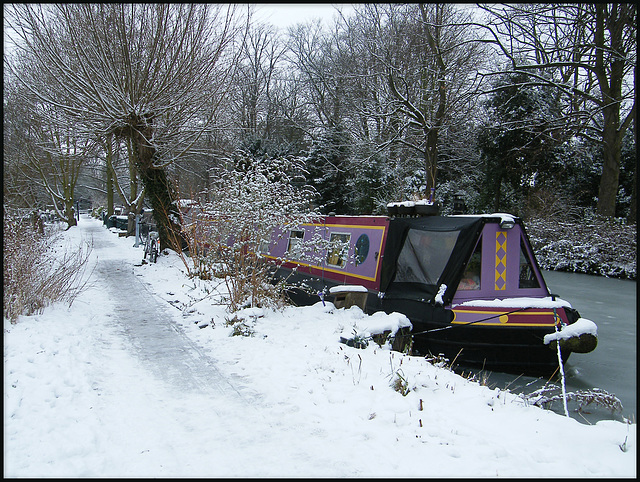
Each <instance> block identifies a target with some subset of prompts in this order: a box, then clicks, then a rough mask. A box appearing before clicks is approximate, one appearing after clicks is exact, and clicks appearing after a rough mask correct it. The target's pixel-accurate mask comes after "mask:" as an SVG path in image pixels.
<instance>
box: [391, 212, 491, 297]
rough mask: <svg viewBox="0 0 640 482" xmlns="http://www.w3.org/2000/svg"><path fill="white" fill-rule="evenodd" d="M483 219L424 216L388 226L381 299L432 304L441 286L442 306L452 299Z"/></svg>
mask: <svg viewBox="0 0 640 482" xmlns="http://www.w3.org/2000/svg"><path fill="white" fill-rule="evenodd" d="M486 219H487V218H484V217H480V216H428V217H422V218H396V219H392V220H391V221H390V224H389V234H388V236H387V243H386V246H385V250H384V259H383V263H382V279H381V286H380V291H383V292H384V293H385V294H384V296H385V298H391V299H418V300H424V301H427V302H432V301H433V300H434V299H435V296H436V294H437V293H438V288H439V287H440V286H441V285H446V286H447V290H446V291H445V292H444V295H443V302H444V304H448V303H449V302H450V301H451V298H452V297H453V294H454V292H455V288H456V286H458V282H459V281H460V277H461V275H462V272H463V269H464V267H465V265H466V263H467V261H468V259H469V257H470V256H471V254H472V251H473V248H474V246H475V243H476V241H477V240H478V236H479V235H480V232H481V231H482V226H483V225H484V222H485V220H486Z"/></svg>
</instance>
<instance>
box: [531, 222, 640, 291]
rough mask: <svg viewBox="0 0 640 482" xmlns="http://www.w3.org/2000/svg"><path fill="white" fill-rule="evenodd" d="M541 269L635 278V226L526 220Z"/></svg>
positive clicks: (613, 223) (610, 223) (611, 223)
mask: <svg viewBox="0 0 640 482" xmlns="http://www.w3.org/2000/svg"><path fill="white" fill-rule="evenodd" d="M526 226H527V232H528V234H529V239H530V241H531V246H532V247H533V250H534V252H535V255H536V258H537V260H538V265H539V266H540V267H541V268H542V269H546V270H552V271H566V272H572V273H583V274H591V275H596V276H605V277H607V278H620V279H631V280H635V279H636V267H637V225H636V224H623V223H621V222H619V221H618V220H615V219H607V218H598V217H595V216H592V217H585V218H584V219H580V220H579V221H574V220H570V219H566V220H565V219H563V220H557V219H540V218H537V219H530V220H528V221H526Z"/></svg>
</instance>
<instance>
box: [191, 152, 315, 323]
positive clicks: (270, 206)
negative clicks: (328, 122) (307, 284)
mask: <svg viewBox="0 0 640 482" xmlns="http://www.w3.org/2000/svg"><path fill="white" fill-rule="evenodd" d="M236 166H237V167H236V168H235V169H230V170H226V169H223V170H220V171H218V172H216V173H215V177H216V178H217V182H216V185H215V187H213V188H212V189H211V190H209V192H208V193H206V194H207V196H206V197H207V198H208V199H211V200H212V201H211V202H209V203H203V204H202V205H201V207H200V209H199V210H198V212H197V213H196V214H193V215H192V217H191V219H190V220H185V219H183V220H182V226H183V236H184V237H185V239H186V240H187V244H188V245H189V254H190V257H191V264H192V268H190V275H191V276H198V277H200V278H203V279H211V278H212V277H216V278H220V279H224V280H225V282H226V285H227V290H228V293H229V298H228V304H229V308H230V310H231V311H232V312H233V311H237V310H239V309H241V308H243V307H247V306H251V307H257V306H260V307H266V306H278V305H280V304H281V303H282V299H283V296H282V295H283V293H284V290H285V285H284V283H282V282H279V283H276V282H275V281H274V279H273V273H274V261H273V260H269V261H268V262H267V260H266V259H265V255H267V254H268V252H267V250H268V245H269V242H270V241H271V237H272V236H273V235H274V233H276V232H282V234H283V235H284V234H287V229H288V226H298V225H300V224H302V223H304V222H309V221H311V220H313V219H315V218H316V217H317V214H314V213H312V212H311V210H310V206H311V200H312V198H313V197H314V192H313V191H312V190H310V189H308V188H297V187H295V186H294V177H295V176H294V175H293V174H291V173H292V172H296V166H295V160H294V159H262V160H260V159H253V158H250V157H249V156H248V155H247V154H240V159H237V160H236ZM183 260H184V257H183ZM185 264H186V263H185ZM276 264H277V261H276Z"/></svg>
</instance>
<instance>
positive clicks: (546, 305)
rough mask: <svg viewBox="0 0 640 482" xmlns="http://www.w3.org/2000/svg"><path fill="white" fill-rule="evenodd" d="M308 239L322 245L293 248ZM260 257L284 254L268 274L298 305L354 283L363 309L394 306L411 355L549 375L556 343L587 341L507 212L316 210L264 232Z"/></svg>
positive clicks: (585, 347)
mask: <svg viewBox="0 0 640 482" xmlns="http://www.w3.org/2000/svg"><path fill="white" fill-rule="evenodd" d="M429 214H432V213H429ZM283 234H284V235H283ZM312 239H316V240H317V239H322V240H323V241H324V242H325V243H326V244H325V246H326V248H325V249H324V250H323V251H321V252H316V253H310V252H308V251H305V249H306V248H301V246H303V245H304V243H305V242H306V241H310V240H312ZM267 257H271V258H273V259H279V260H283V259H284V260H285V262H284V263H283V264H281V265H280V267H279V268H278V276H279V277H281V278H282V277H286V278H287V279H288V281H289V282H291V283H292V285H294V286H298V287H293V288H292V289H291V290H290V291H289V295H290V297H291V299H292V301H293V302H294V303H296V304H298V305H305V304H313V303H316V302H318V301H319V298H318V296H319V295H320V296H326V299H329V300H330V301H331V300H332V298H331V297H332V296H336V295H335V293H336V292H338V293H340V292H345V291H349V290H350V289H351V288H352V287H358V288H359V289H358V290H355V291H361V292H363V293H364V296H363V297H362V306H361V307H362V308H363V310H364V311H365V312H367V313H374V312H378V311H384V312H387V313H392V312H399V313H403V314H404V315H406V316H407V318H408V319H409V320H410V321H411V324H412V330H411V336H412V338H413V353H414V354H422V355H428V354H432V355H439V354H443V355H444V356H445V357H446V358H448V359H449V360H452V361H453V360H455V363H456V364H458V365H469V366H478V367H484V368H486V369H490V370H499V371H507V372H517V373H530V374H536V373H539V374H551V373H552V372H553V371H554V370H555V369H557V368H558V353H557V346H556V343H560V348H561V350H560V351H561V353H562V359H563V360H564V361H566V360H567V359H568V357H569V355H570V354H571V353H572V352H580V353H587V352H589V351H592V350H593V349H594V348H595V346H596V344H597V332H596V331H597V330H596V327H595V324H594V323H593V322H591V321H589V320H584V319H582V318H580V315H579V314H578V312H577V311H576V310H575V309H573V308H572V307H571V305H570V304H569V303H568V302H566V301H564V300H562V299H559V298H557V297H556V296H555V295H552V294H551V293H550V292H549V290H548V288H547V285H546V284H545V281H544V278H543V276H542V273H541V271H540V269H539V267H538V264H537V262H536V259H535V256H534V253H533V251H532V249H531V245H530V243H529V239H528V237H527V234H526V231H525V228H524V225H523V223H522V221H521V220H520V219H519V218H517V217H514V216H511V215H508V214H492V215H452V216H439V215H425V216H416V215H415V214H414V215H413V216H326V217H323V218H321V219H320V220H318V221H317V222H314V223H309V224H306V225H302V226H298V227H296V228H295V229H292V230H290V231H288V232H287V233H279V235H277V236H274V238H273V241H272V244H271V245H270V248H269V254H268V256H267ZM339 287H344V289H341V288H339ZM365 289H366V291H365ZM578 322H579V323H578ZM572 326H573V327H574V329H573V330H571V329H570V327H572ZM578 326H580V328H579V329H577V327H578ZM565 333H566V334H567V335H566V336H565V335H564V334H565Z"/></svg>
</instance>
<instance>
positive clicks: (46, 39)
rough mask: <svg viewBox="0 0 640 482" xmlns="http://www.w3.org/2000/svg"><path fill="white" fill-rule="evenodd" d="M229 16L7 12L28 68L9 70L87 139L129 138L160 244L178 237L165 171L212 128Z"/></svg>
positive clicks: (96, 8)
mask: <svg viewBox="0 0 640 482" xmlns="http://www.w3.org/2000/svg"><path fill="white" fill-rule="evenodd" d="M235 19H236V7H235V6H234V5H214V6H212V5H203V4H62V5H60V4H57V5H31V4H28V5H27V4H25V5H14V6H13V7H12V8H11V10H10V20H9V23H10V25H11V27H12V29H13V31H14V32H15V35H16V36H17V38H16V46H17V48H19V49H20V50H21V52H22V53H23V56H24V59H25V63H24V66H25V68H22V69H19V70H18V69H14V72H15V73H16V74H17V75H18V77H19V79H20V81H21V82H22V83H23V84H24V85H25V86H26V87H27V88H28V89H29V90H30V91H31V92H32V93H33V94H34V95H35V97H36V98H37V99H38V101H39V102H41V103H46V104H49V105H51V106H55V108H56V109H58V110H60V111H62V112H64V113H65V115H66V117H68V118H69V119H70V122H71V123H73V125H74V129H76V130H77V131H82V132H84V134H85V136H86V137H87V138H90V137H94V136H99V137H106V136H108V135H109V134H112V135H115V136H116V137H119V138H121V139H127V140H129V142H130V146H131V149H132V156H133V158H134V159H135V163H136V166H137V169H138V171H139V173H140V176H141V178H142V180H143V183H144V186H145V188H146V190H147V195H148V196H149V199H150V202H151V205H152V207H153V208H154V213H155V216H156V221H157V222H158V225H159V231H160V236H161V243H162V245H163V247H164V246H166V245H167V243H168V240H169V239H173V238H174V237H172V236H169V232H171V233H175V232H179V231H178V230H179V227H178V226H176V224H175V221H174V220H175V219H177V218H176V217H175V216H173V215H172V214H175V213H174V212H175V210H176V209H177V208H176V207H175V205H174V204H173V201H174V200H175V199H174V197H175V193H174V192H173V190H172V188H171V183H170V182H169V180H168V178H167V170H166V168H167V166H169V165H170V164H171V163H173V162H174V161H175V160H177V159H181V158H183V157H184V156H186V155H187V154H188V152H189V150H190V148H191V147H192V146H193V145H194V143H195V142H196V141H197V140H198V139H199V137H200V136H201V135H202V134H203V132H206V131H207V130H209V129H210V128H211V127H212V123H213V121H214V119H215V116H214V114H215V109H216V107H217V105H218V104H219V103H220V101H221V98H222V97H223V89H224V87H225V86H226V84H225V79H228V76H227V75H225V69H229V68H230V66H232V65H233V63H232V62H228V61H227V59H225V55H227V54H228V53H230V52H231V50H230V47H231V46H232V41H233V40H234V38H235V35H236V34H237V33H238V31H239V26H238V24H237V23H236V21H235ZM6 64H7V62H6V61H5V65H6ZM9 67H10V68H11V67H12V66H11V65H9ZM27 67H28V68H27Z"/></svg>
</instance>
